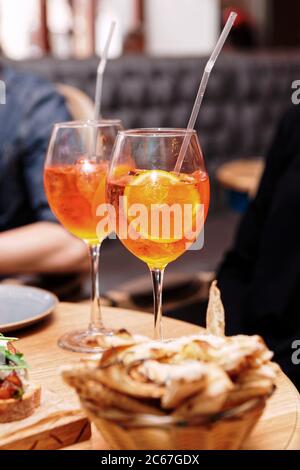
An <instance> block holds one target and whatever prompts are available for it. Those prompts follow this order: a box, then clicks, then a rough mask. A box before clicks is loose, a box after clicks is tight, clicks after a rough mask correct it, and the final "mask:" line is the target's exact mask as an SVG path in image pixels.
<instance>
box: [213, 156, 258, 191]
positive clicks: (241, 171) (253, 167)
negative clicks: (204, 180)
mask: <svg viewBox="0 0 300 470" xmlns="http://www.w3.org/2000/svg"><path fill="white" fill-rule="evenodd" d="M264 167H265V163H264V160H263V159H262V158H255V159H254V158H253V159H239V160H233V161H232V162H227V163H224V164H223V165H221V166H220V167H219V168H218V169H217V171H216V178H217V180H218V181H219V183H220V184H221V185H222V186H223V187H224V188H226V189H230V190H231V191H236V192H238V193H245V194H247V195H248V196H249V197H250V198H253V197H254V196H255V194H256V191H257V188H258V185H259V183H260V180H261V176H262V174H263V171H264Z"/></svg>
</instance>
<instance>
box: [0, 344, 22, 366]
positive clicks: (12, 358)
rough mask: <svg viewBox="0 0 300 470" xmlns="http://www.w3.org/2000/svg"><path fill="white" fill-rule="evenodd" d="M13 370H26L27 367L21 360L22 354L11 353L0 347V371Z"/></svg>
mask: <svg viewBox="0 0 300 470" xmlns="http://www.w3.org/2000/svg"><path fill="white" fill-rule="evenodd" d="M1 359H2V360H1ZM11 363H12V364H11ZM15 369H28V365H27V363H26V362H25V361H24V359H23V354H22V353H19V352H17V353H12V352H10V351H8V350H7V349H5V348H4V347H3V346H0V370H15Z"/></svg>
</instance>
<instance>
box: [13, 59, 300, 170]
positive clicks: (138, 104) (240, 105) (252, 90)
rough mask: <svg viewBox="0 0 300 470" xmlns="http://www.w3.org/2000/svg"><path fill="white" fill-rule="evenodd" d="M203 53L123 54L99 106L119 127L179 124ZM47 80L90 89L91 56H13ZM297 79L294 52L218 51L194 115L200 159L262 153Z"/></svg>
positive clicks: (212, 161)
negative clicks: (172, 55) (24, 58)
mask: <svg viewBox="0 0 300 470" xmlns="http://www.w3.org/2000/svg"><path fill="white" fill-rule="evenodd" d="M205 62H206V59H205V58H190V59H186V58H185V59H182V58H180V59H173V58H172V59H167V58H159V59H158V58H149V57H145V56H124V57H122V58H120V59H117V60H113V61H110V62H109V64H108V67H107V71H106V76H105V83H104V93H103V113H104V115H105V116H106V117H118V118H121V119H122V120H123V122H124V125H125V127H127V128H128V127H151V126H167V127H172V126H177V127H183V126H185V125H186V124H187V121H188V117H189V114H190V112H191V109H192V104H193V101H194V98H195V95H196V92H197V87H198V84H199V79H200V77H201V74H202V72H203V67H204V65H205ZM18 66H20V67H22V68H23V69H27V70H30V71H33V72H36V73H39V74H41V75H43V76H45V77H47V78H49V79H51V80H52V81H54V82H62V83H68V84H70V85H73V86H76V87H78V88H80V89H82V90H83V91H85V92H86V93H87V94H88V95H90V96H91V97H93V95H94V87H95V73H96V68H97V59H89V60H84V61H78V60H77V61H76V60H64V61H60V60H55V59H51V58H45V59H41V60H35V61H27V62H24V63H19V64H18ZM296 79H300V53H296V52H294V53H288V54H286V53H285V54H283V53H280V54H278V53H277V54H276V55H274V54H273V55H267V54H259V55H253V54H236V53H223V55H222V57H220V59H219V61H218V63H217V64H216V67H215V69H214V71H213V73H212V76H211V78H210V81H209V85H208V89H207V93H206V95H205V99H204V102H203V107H202V109H201V112H200V116H199V118H198V121H197V125H196V127H197V130H198V131H199V136H200V140H201V143H202V147H203V151H204V155H205V158H206V162H207V166H208V169H209V170H210V172H211V173H212V172H213V171H214V170H215V168H216V166H217V165H219V164H220V162H222V161H224V160H226V159H232V158H235V157H245V156H253V155H262V154H264V153H265V151H266V148H267V147H268V144H269V142H270V139H271V137H272V133H273V132H274V129H275V125H276V123H277V121H278V118H279V116H280V115H281V114H282V112H283V111H284V110H285V109H286V108H287V107H288V106H289V105H290V104H291V92H292V90H291V83H292V81H293V80H296Z"/></svg>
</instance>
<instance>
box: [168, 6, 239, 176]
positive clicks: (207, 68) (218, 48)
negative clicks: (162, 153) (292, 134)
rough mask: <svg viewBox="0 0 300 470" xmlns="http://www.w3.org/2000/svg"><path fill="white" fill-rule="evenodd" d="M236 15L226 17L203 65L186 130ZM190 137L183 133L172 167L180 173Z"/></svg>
mask: <svg viewBox="0 0 300 470" xmlns="http://www.w3.org/2000/svg"><path fill="white" fill-rule="evenodd" d="M236 17H237V14H236V13H234V12H231V13H230V15H229V17H228V20H227V21H226V24H225V26H224V28H223V31H222V33H221V35H220V37H219V40H218V42H217V44H216V46H215V48H214V50H213V52H212V54H211V56H210V58H209V59H208V61H207V64H206V66H205V69H204V73H203V75H202V79H201V82H200V85H199V89H198V93H197V96H196V99H195V103H194V106H193V110H192V114H191V117H190V119H189V122H188V125H187V130H192V129H194V127H195V123H196V119H197V116H198V113H199V109H200V106H201V104H202V100H203V96H204V93H205V90H206V86H207V82H208V79H209V76H210V72H211V71H212V69H213V66H214V65H215V62H216V60H217V58H218V55H219V54H220V52H221V49H222V47H223V46H224V43H225V41H226V39H227V36H228V34H229V33H230V30H231V28H232V26H233V23H234V22H235V19H236ZM190 138H191V136H190V134H189V133H187V134H186V135H185V137H184V139H183V142H182V146H181V149H180V152H179V155H178V158H177V162H176V165H175V168H174V171H175V173H180V170H181V166H182V163H183V160H184V157H185V154H186V151H187V149H188V146H189V143H190Z"/></svg>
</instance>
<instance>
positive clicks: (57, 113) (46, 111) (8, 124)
mask: <svg viewBox="0 0 300 470" xmlns="http://www.w3.org/2000/svg"><path fill="white" fill-rule="evenodd" d="M0 78H1V80H3V81H4V82H5V84H6V104H1V105H0V232H1V231H5V230H9V229H13V228H16V227H20V226H23V225H26V224H30V223H34V222H38V221H54V220H55V218H54V216H53V214H52V212H51V211H50V209H49V206H48V203H47V200H46V197H45V193H44V184H43V165H44V160H45V155H46V150H47V146H48V142H49V138H50V135H51V130H52V126H53V124H54V123H55V122H61V121H67V120H70V115H69V113H68V111H67V108H66V106H65V102H64V99H63V98H62V97H61V96H60V95H59V94H58V93H57V92H56V91H55V88H54V86H53V85H51V84H50V83H48V82H47V81H45V80H43V79H41V78H38V77H35V76H32V75H30V74H27V73H22V72H17V71H15V70H13V69H11V68H10V67H6V66H0Z"/></svg>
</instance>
